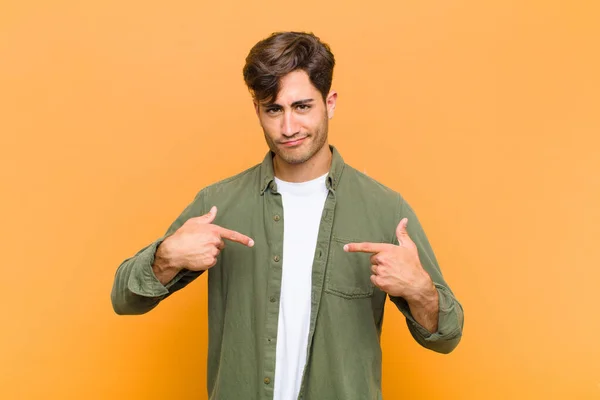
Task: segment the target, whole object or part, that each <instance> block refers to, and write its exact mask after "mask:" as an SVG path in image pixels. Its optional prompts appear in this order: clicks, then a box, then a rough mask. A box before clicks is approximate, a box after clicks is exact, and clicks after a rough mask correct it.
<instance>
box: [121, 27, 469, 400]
mask: <svg viewBox="0 0 600 400" xmlns="http://www.w3.org/2000/svg"><path fill="white" fill-rule="evenodd" d="M334 64H335V61H334V56H333V54H332V53H331V51H330V49H329V47H328V46H327V45H326V44H324V43H322V42H321V41H320V40H319V39H318V38H317V37H315V36H314V35H312V34H306V33H295V32H284V33H278V34H273V35H271V36H270V37H268V38H267V39H264V40H262V41H260V42H259V43H257V44H256V45H255V46H254V47H253V48H252V49H251V51H250V53H249V55H248V57H247V59H246V65H245V67H244V71H243V72H244V79H245V82H246V84H247V86H248V88H249V90H250V92H251V94H252V97H253V101H254V108H255V110H256V115H257V116H258V120H259V122H260V124H261V126H262V128H263V131H264V134H265V139H266V141H267V144H268V146H269V148H270V151H269V152H268V154H267V155H266V157H265V158H264V161H263V162H262V163H261V164H258V165H256V166H254V167H253V168H250V169H248V170H246V171H244V172H242V173H240V174H239V175H236V176H233V177H231V178H228V179H225V180H223V181H221V182H218V183H215V184H213V185H211V186H208V187H206V188H204V189H203V190H201V191H200V192H199V193H198V194H197V196H196V198H195V199H194V201H193V202H192V203H191V204H190V205H189V206H188V207H187V208H186V209H185V210H184V211H183V213H182V214H181V215H180V216H179V218H177V220H176V221H175V222H174V223H173V224H172V225H171V227H170V228H169V229H168V230H167V232H166V234H165V235H164V236H163V237H162V238H159V239H158V240H157V241H155V242H154V243H152V244H150V245H149V246H148V247H146V248H144V249H142V250H140V251H139V252H138V253H137V254H136V255H135V256H134V257H132V258H129V259H127V260H125V261H124V262H123V263H122V264H121V266H120V267H119V269H118V271H117V274H116V278H115V282H114V287H113V290H112V302H113V307H114V309H115V311H116V312H117V313H118V314H142V313H145V312H147V311H149V310H151V309H152V308H154V307H155V306H157V305H158V303H159V302H160V301H162V300H164V299H165V298H166V297H168V296H169V295H171V294H172V293H174V292H175V291H177V290H179V289H181V288H183V287H184V286H186V285H187V284H188V283H190V282H191V281H192V280H194V279H195V278H197V277H198V276H199V275H200V274H202V273H203V272H204V271H209V272H208V301H209V313H208V330H209V349H208V392H209V396H210V398H211V399H225V400H231V399H244V400H247V399H278V400H290V399H297V398H300V399H310V400H313V399H318V400H321V399H325V400H328V399H344V400H348V399H357V400H364V399H380V398H381V348H380V342H379V339H380V333H381V327H382V323H383V311H384V303H385V300H386V297H387V296H389V298H390V299H391V301H392V302H394V303H395V305H396V306H397V308H398V309H399V310H400V312H402V313H403V315H404V316H405V317H406V321H407V325H408V328H409V330H410V332H411V334H412V336H413V337H414V338H415V340H416V341H417V342H418V343H420V344H421V345H422V346H424V347H426V348H429V349H431V350H434V351H437V352H441V353H448V352H450V351H452V350H453V349H454V348H455V347H456V346H457V344H458V342H459V341H460V338H461V335H462V327H463V311H462V307H461V305H460V304H459V302H458V301H457V300H456V299H455V297H454V295H453V293H452V291H451V290H450V288H449V287H448V285H447V284H446V282H445V281H444V279H443V277H442V274H441V272H440V269H439V267H438V264H437V261H436V259H435V256H434V254H433V251H432V249H431V247H430V245H429V243H428V241H427V238H426V236H425V233H424V232H423V230H422V228H421V226H420V225H419V222H418V220H417V217H416V216H415V214H414V212H413V210H412V209H411V207H410V206H409V205H408V204H407V203H406V201H404V199H403V198H402V197H401V196H400V195H399V194H398V193H396V192H394V191H392V190H390V189H388V188H386V187H385V186H383V185H381V184H379V183H377V182H376V181H374V180H373V179H371V178H369V177H367V176H365V175H364V174H362V173H360V172H358V171H357V170H355V169H353V168H352V167H350V166H349V165H346V164H345V163H344V161H343V160H342V157H341V155H340V154H339V153H338V151H337V150H336V149H335V148H334V147H333V146H330V145H329V143H328V139H327V133H328V120H329V119H331V118H332V117H333V114H334V110H335V105H336V99H337V93H336V92H335V91H333V90H330V88H331V80H332V77H333V67H334Z"/></svg>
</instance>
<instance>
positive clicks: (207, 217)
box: [200, 206, 217, 224]
mask: <svg viewBox="0 0 600 400" xmlns="http://www.w3.org/2000/svg"><path fill="white" fill-rule="evenodd" d="M216 216H217V207H216V206H212V207H211V209H210V211H209V212H208V213H207V214H204V215H202V216H201V217H200V218H201V221H202V223H204V224H211V223H212V222H213V221H214V220H215V218H216Z"/></svg>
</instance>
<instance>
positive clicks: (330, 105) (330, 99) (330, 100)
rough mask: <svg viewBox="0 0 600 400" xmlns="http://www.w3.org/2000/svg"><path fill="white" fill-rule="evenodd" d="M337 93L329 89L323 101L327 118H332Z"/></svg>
mask: <svg viewBox="0 0 600 400" xmlns="http://www.w3.org/2000/svg"><path fill="white" fill-rule="evenodd" d="M337 95H338V94H337V92H336V91H335V90H332V91H330V92H329V94H328V95H327V100H326V101H325V103H326V106H327V117H328V118H329V119H331V118H333V113H334V111H335V103H336V101H337Z"/></svg>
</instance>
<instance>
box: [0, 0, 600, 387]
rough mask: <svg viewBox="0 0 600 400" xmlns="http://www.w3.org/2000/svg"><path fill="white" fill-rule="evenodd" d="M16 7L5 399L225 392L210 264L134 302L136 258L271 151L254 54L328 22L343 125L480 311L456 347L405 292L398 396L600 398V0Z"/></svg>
mask: <svg viewBox="0 0 600 400" xmlns="http://www.w3.org/2000/svg"><path fill="white" fill-rule="evenodd" d="M0 4H1V5H0V7H1V8H0V132H1V135H2V136H1V138H2V142H1V143H2V145H1V147H0V155H1V157H0V178H1V182H2V186H1V187H2V200H1V202H2V203H1V205H2V207H1V213H2V215H1V218H2V219H1V220H2V224H1V225H2V237H1V238H0V243H1V247H2V252H1V256H2V275H1V278H2V289H1V290H0V293H1V296H2V301H1V306H0V307H2V308H1V314H0V315H1V317H2V328H1V329H0V358H1V362H0V398H2V399H42V398H43V399H165V398H177V399H206V389H205V382H206V379H205V372H206V371H205V369H206V368H205V358H206V346H207V332H206V308H207V304H206V294H205V293H206V291H205V286H206V278H205V277H202V278H201V279H199V280H197V281H196V282H194V283H193V284H192V285H190V286H189V287H188V288H186V290H184V291H182V292H180V293H178V294H177V295H175V296H173V297H172V298H170V299H169V300H168V301H166V302H165V303H163V304H162V305H160V306H159V307H158V308H157V309H156V310H154V311H152V312H151V313H149V314H147V315H144V316H138V317H118V316H116V315H115V314H114V313H113V311H112V308H111V305H110V289H111V285H112V280H113V275H114V272H115V270H116V268H117V266H118V265H119V264H120V262H121V261H122V260H123V259H125V258H127V257H129V256H130V255H132V254H133V253H135V252H136V251H137V250H138V249H140V248H142V247H143V246H145V245H146V244H148V243H149V242H151V241H152V240H154V239H156V238H157V237H158V236H160V235H162V234H163V232H164V231H165V230H166V228H167V226H168V225H169V224H170V223H171V221H172V220H174V218H175V217H176V216H177V215H178V214H179V213H180V212H181V211H182V210H183V208H184V207H185V206H186V205H187V204H188V203H189V202H190V201H191V200H192V198H193V196H194V195H195V194H196V192H197V191H198V190H199V189H200V188H202V187H203V186H205V185H207V184H209V183H212V182H215V181H217V180H219V179H221V178H224V177H227V176H230V175H232V174H234V173H236V172H239V171H241V170H242V169H245V168H248V167H249V166H251V165H254V164H255V163H258V162H260V161H261V160H262V157H263V156H264V154H265V152H266V149H267V147H266V145H265V143H264V138H263V136H262V131H261V130H260V127H259V125H258V122H257V121H256V117H255V115H254V113H253V109H252V104H251V101H250V97H249V94H248V93H247V90H246V88H245V86H244V84H243V80H242V76H241V69H242V66H243V63H244V58H245V56H246V54H247V52H248V50H249V49H250V47H251V46H252V45H253V44H254V43H255V42H256V41H258V40H260V39H262V38H263V37H265V36H266V35H268V34H269V33H271V32H273V31H277V30H308V31H313V32H315V33H316V34H317V35H319V36H320V37H321V38H322V39H323V40H325V41H326V42H328V43H329V44H330V45H331V46H332V49H333V51H334V53H335V55H336V58H337V62H338V66H337V68H336V70H335V77H334V87H335V89H337V91H338V92H339V101H338V107H337V111H336V116H335V118H334V119H333V121H332V124H331V126H330V139H331V142H332V143H333V144H335V145H336V146H337V147H338V148H339V149H340V151H341V153H342V155H343V156H344V158H345V160H346V161H347V162H348V163H349V164H351V165H353V166H355V167H356V168H358V169H361V170H364V171H366V172H367V174H368V175H370V176H372V177H374V178H375V179H377V180H379V181H381V182H383V183H385V184H386V185H388V186H390V187H392V188H394V189H396V190H398V191H400V192H401V193H402V194H403V195H404V196H405V197H406V198H407V199H408V201H409V202H410V203H411V204H412V205H413V207H414V208H415V209H416V211H417V214H418V215H419V217H420V219H421V222H422V223H423V226H424V227H425V230H426V232H427V233H428V235H429V237H430V240H431V242H432V244H433V247H434V249H435V251H436V255H437V256H438V258H439V260H440V263H441V265H442V270H443V272H444V274H445V277H446V279H447V280H448V282H449V283H450V285H451V287H452V289H453V290H454V291H455V293H456V294H457V296H458V298H459V299H460V300H461V302H462V304H463V305H464V309H465V315H466V318H465V331H464V336H463V340H462V343H461V344H460V345H459V347H458V348H457V349H456V350H455V352H453V353H451V354H450V355H446V356H445V355H438V354H435V353H433V352H429V351H427V350H424V349H422V348H421V347H419V346H418V345H417V344H416V342H414V341H413V340H412V339H411V337H410V335H409V334H408V330H407V329H406V326H405V324H404V321H403V319H402V318H401V317H400V313H399V312H397V311H396V310H395V309H394V307H393V306H390V305H388V310H387V311H388V312H387V316H386V322H385V324H384V333H383V339H382V340H383V349H384V366H383V367H384V381H383V387H384V396H385V398H386V399H433V398H442V396H446V397H445V398H448V399H506V398H518V399H600V340H599V339H598V337H599V331H600V322H599V321H600V313H599V312H598V305H599V304H600V300H599V297H600V296H599V292H598V281H599V279H600V268H599V267H600V246H599V245H598V240H599V239H600V150H599V149H600V147H599V145H600V140H599V139H598V136H599V133H600V116H599V110H600V97H599V93H600V78H599V71H600V61H599V56H598V54H599V46H600V44H599V43H600V23H599V22H598V21H600V13H599V8H600V7H599V3H598V2H596V1H583V0H581V1H562V2H558V1H505V0H496V1H475V0H471V1H448V0H444V1H422V2H412V1H388V2H377V1H375V2H358V1H341V0H332V1H327V2H322V1H304V2H283V3H281V2H264V3H261V2H235V3H234V2H227V1H221V2H218V1H213V2H198V1H191V0H181V1H153V2H148V1H128V2H123V1H115V0H109V1H95V2H80V1H74V0H64V1H52V2H42V1H37V2H34V1H17V0H14V1H8V2H7V1H6V0H3V1H2V3H0ZM190 344H191V345H190Z"/></svg>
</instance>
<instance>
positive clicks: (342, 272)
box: [324, 236, 374, 299]
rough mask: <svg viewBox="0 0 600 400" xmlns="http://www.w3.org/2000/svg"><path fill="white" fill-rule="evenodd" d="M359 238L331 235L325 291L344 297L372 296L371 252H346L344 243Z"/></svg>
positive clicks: (359, 297) (352, 241)
mask: <svg viewBox="0 0 600 400" xmlns="http://www.w3.org/2000/svg"><path fill="white" fill-rule="evenodd" d="M356 242H361V240H350V239H342V238H339V237H335V236H333V237H332V240H331V247H330V249H329V261H328V263H327V271H326V272H325V288H324V289H325V292H327V293H330V294H334V295H337V296H340V297H343V298H346V299H361V298H366V297H371V296H373V289H374V286H373V283H371V254H369V253H348V252H346V251H344V245H345V244H348V243H356Z"/></svg>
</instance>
